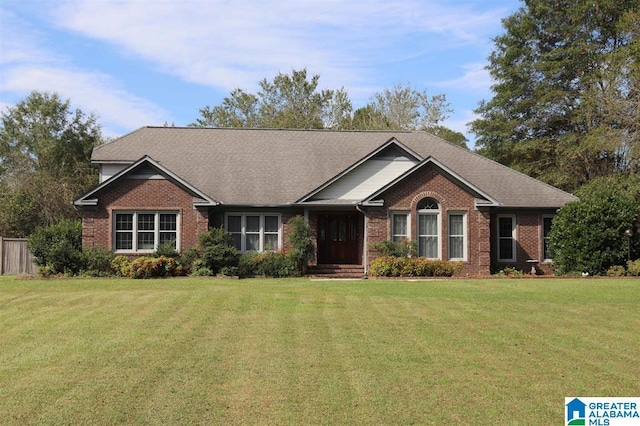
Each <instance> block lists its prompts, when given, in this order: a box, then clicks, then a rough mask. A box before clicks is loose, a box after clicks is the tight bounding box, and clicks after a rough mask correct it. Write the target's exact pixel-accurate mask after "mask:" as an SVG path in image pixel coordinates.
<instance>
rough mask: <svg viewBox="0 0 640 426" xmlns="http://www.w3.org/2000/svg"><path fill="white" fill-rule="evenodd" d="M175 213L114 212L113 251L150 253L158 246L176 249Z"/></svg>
mask: <svg viewBox="0 0 640 426" xmlns="http://www.w3.org/2000/svg"><path fill="white" fill-rule="evenodd" d="M178 220H179V215H178V213H177V212H148V211H140V212H115V213H114V239H113V241H114V250H115V251H116V252H152V251H154V250H156V249H157V248H158V246H159V245H160V244H164V243H169V242H171V243H172V244H173V247H174V248H175V249H177V248H178Z"/></svg>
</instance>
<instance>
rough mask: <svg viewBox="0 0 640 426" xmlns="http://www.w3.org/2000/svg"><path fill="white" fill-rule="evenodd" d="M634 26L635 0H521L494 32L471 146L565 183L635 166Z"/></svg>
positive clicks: (639, 85) (637, 17)
mask: <svg viewBox="0 0 640 426" xmlns="http://www.w3.org/2000/svg"><path fill="white" fill-rule="evenodd" d="M639 25H640V6H639V4H638V1H637V0H598V1H594V0H525V5H524V6H523V7H521V8H520V9H519V10H518V11H517V12H516V13H514V14H513V15H511V16H509V17H508V18H506V19H505V20H504V21H503V26H504V29H505V33H504V34H502V35H500V36H498V37H497V38H496V39H495V40H494V42H495V48H494V51H493V53H492V54H491V56H490V57H489V61H490V64H489V66H488V69H489V72H490V73H491V76H492V77H493V79H494V81H495V84H494V86H493V87H492V90H493V93H494V96H493V98H492V99H491V100H489V101H483V102H482V103H481V104H480V106H479V108H478V109H477V110H476V112H477V113H478V114H479V116H480V118H479V119H477V120H475V121H474V122H472V123H471V129H472V131H473V132H474V133H475V134H476V135H477V140H476V146H477V147H478V148H479V151H480V152H481V153H483V154H484V155H487V156H488V157H490V158H492V159H495V160H497V161H499V162H501V163H503V164H506V165H508V166H511V167H514V168H516V169H518V170H521V171H523V172H525V173H527V174H529V175H531V176H534V177H536V178H539V179H542V180H543V181H546V182H549V183H551V184H553V185H556V186H559V187H561V188H563V189H566V190H570V191H572V190H574V189H576V188H578V187H580V186H581V185H583V184H584V183H586V182H588V181H589V180H591V179H593V178H594V177H597V176H607V175H611V174H614V173H617V172H635V171H636V170H637V169H638V159H639V157H640V153H639V152H638V142H640V131H639V129H638V126H639V123H640V121H639V120H638V118H639V117H638V114H639V112H638V109H639V106H640V102H639V99H640V67H639V65H638V61H639V59H640V55H639V53H640V50H639V48H638V47H639V45H640V42H639V37H640V32H639Z"/></svg>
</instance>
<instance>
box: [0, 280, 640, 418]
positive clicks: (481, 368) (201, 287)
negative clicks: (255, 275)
mask: <svg viewBox="0 0 640 426" xmlns="http://www.w3.org/2000/svg"><path fill="white" fill-rule="evenodd" d="M639 289H640V286H639V284H638V282H637V281H636V280H546V279H545V280H463V281H458V280H442V281H422V282H393V281H374V280H371V281H339V282H312V281H309V280H306V279H298V280H258V279H256V280H211V279H195V278H193V279H192V278H189V279H175V280H157V281H133V280H53V281H16V280H13V279H9V278H6V277H2V278H0V330H1V334H0V413H5V414H4V417H3V419H2V423H7V424H88V423H91V424H114V423H127V424H136V423H144V424H192V423H199V424H247V423H249V424H256V423H259V424H301V423H304V424H323V423H328V424H345V423H349V424H416V423H417V424H425V423H427V424H429V423H454V422H457V423H463V424H467V423H473V422H476V423H481V424H486V423H491V424H531V423H542V424H554V423H558V422H561V421H562V415H563V409H564V408H563V403H564V399H563V398H564V396H568V395H604V396H616V395H617V396H629V395H631V396H633V395H636V394H637V392H638V390H640V383H639V382H638V379H637V378H638V377H640V362H639V361H640V355H639V353H640V350H639V349H640V344H639V343H638V340H637V335H638V329H640V314H639V310H638V307H640V291H639Z"/></svg>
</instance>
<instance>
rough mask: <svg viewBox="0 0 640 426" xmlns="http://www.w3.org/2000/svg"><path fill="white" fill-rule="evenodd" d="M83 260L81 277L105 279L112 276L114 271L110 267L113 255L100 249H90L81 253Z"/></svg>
mask: <svg viewBox="0 0 640 426" xmlns="http://www.w3.org/2000/svg"><path fill="white" fill-rule="evenodd" d="M82 258H83V262H82V263H83V268H82V270H83V275H88V276H91V277H105V276H110V275H113V273H114V270H113V268H112V267H111V262H112V261H113V259H114V257H113V253H111V251H109V250H105V249H103V248H102V247H92V248H90V249H87V250H83V251H82Z"/></svg>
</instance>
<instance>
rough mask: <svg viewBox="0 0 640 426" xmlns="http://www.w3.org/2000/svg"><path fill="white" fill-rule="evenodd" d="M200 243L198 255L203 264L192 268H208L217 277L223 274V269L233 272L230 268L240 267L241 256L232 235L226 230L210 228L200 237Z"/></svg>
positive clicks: (200, 263)
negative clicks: (234, 244)
mask: <svg viewBox="0 0 640 426" xmlns="http://www.w3.org/2000/svg"><path fill="white" fill-rule="evenodd" d="M198 242H199V247H198V249H197V253H199V254H200V258H199V260H200V261H201V262H199V263H198V265H194V266H192V268H193V269H196V270H198V269H200V270H202V269H204V268H206V269H208V270H209V271H210V275H216V274H218V273H220V272H222V269H225V271H227V272H229V271H230V270H231V269H229V268H234V267H237V266H238V261H239V259H240V255H239V254H238V251H237V250H236V248H235V247H234V246H233V240H232V238H231V234H229V233H228V232H226V231H225V230H224V229H222V228H210V229H209V231H208V232H205V233H202V234H200V235H199V236H198ZM194 263H195V262H194ZM192 273H193V271H192ZM200 273H202V271H200Z"/></svg>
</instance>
